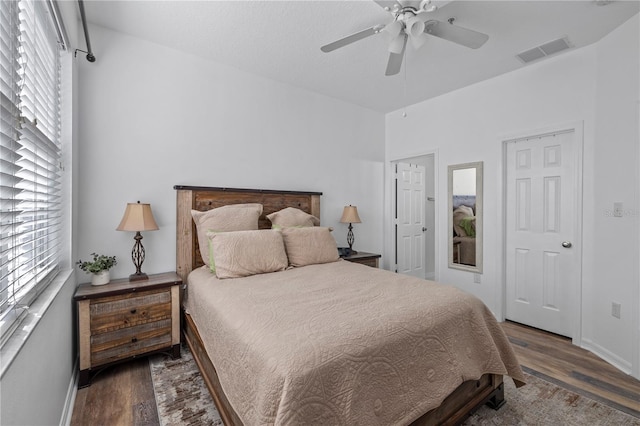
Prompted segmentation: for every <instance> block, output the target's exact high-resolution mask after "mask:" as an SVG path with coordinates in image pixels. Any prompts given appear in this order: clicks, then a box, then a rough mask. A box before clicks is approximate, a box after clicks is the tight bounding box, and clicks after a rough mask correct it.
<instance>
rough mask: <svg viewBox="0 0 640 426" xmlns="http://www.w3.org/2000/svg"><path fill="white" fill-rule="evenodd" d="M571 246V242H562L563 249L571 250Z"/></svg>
mask: <svg viewBox="0 0 640 426" xmlns="http://www.w3.org/2000/svg"><path fill="white" fill-rule="evenodd" d="M571 245H572V244H571V241H563V242H562V247H564V248H569V247H571Z"/></svg>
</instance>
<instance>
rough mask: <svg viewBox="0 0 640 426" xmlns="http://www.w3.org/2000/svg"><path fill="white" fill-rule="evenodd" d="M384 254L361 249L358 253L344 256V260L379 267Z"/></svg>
mask: <svg viewBox="0 0 640 426" xmlns="http://www.w3.org/2000/svg"><path fill="white" fill-rule="evenodd" d="M381 257H382V256H381V255H379V254H375V253H367V252H364V251H359V252H358V253H357V254H352V255H351V256H346V257H343V259H344V260H348V261H349V262H353V263H361V264H363V265H367V266H371V267H374V268H379V267H380V266H379V264H378V262H379V259H380V258H381Z"/></svg>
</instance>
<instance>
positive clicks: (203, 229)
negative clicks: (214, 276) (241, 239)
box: [191, 204, 262, 266]
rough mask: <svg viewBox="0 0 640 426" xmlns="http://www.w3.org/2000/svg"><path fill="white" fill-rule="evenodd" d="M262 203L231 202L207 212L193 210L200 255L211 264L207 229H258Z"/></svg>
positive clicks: (192, 214) (206, 263)
mask: <svg viewBox="0 0 640 426" xmlns="http://www.w3.org/2000/svg"><path fill="white" fill-rule="evenodd" d="M261 214H262V204H229V205H228V206H222V207H218V208H216V209H211V210H208V211H206V212H201V211H198V210H191V216H192V217H193V221H194V222H195V224H196V230H197V231H198V244H199V246H200V255H201V256H202V261H203V262H204V264H205V265H207V266H209V241H208V240H207V231H219V232H220V231H248V230H254V229H258V219H259V218H260V215H261Z"/></svg>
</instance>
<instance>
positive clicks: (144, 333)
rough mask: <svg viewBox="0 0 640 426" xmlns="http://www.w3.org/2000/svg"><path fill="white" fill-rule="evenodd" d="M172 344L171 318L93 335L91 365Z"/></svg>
mask: <svg viewBox="0 0 640 426" xmlns="http://www.w3.org/2000/svg"><path fill="white" fill-rule="evenodd" d="M169 346H171V318H169V319H165V320H161V321H155V322H149V323H146V324H141V325H137V326H134V327H127V328H121V329H119V330H115V331H110V332H106V333H101V334H97V335H95V336H91V365H92V366H95V365H101V364H106V363H109V362H114V361H118V360H120V359H124V358H129V357H131V356H134V355H139V354H142V353H145V352H150V351H154V350H157V349H162V348H166V347H169Z"/></svg>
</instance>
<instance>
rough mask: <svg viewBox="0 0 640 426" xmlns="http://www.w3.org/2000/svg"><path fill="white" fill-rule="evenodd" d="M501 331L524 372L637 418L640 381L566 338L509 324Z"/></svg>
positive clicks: (512, 323) (639, 411)
mask: <svg viewBox="0 0 640 426" xmlns="http://www.w3.org/2000/svg"><path fill="white" fill-rule="evenodd" d="M502 329H503V330H504V331H505V333H506V334H507V336H508V337H509V341H510V342H511V345H512V346H513V349H514V350H515V352H516V355H517V356H518V360H519V361H520V364H522V366H523V367H528V368H525V370H528V369H532V370H534V371H535V372H538V373H541V374H534V375H538V376H540V377H542V378H544V379H547V380H550V381H552V382H555V381H560V382H563V384H562V386H564V387H565V388H568V389H570V390H573V391H576V392H578V393H582V394H586V396H589V397H591V398H592V399H596V400H599V401H609V402H610V404H609V405H613V406H615V407H616V408H618V409H620V410H622V411H625V412H628V413H630V414H634V415H636V416H640V381H638V380H636V379H634V378H633V377H631V376H629V375H627V374H625V373H623V372H622V371H620V370H618V369H617V368H615V367H613V366H612V365H610V364H608V363H606V362H605V361H603V360H601V359H600V358H598V357H597V356H596V355H594V354H592V353H591V352H589V351H586V350H584V349H582V348H579V347H578V346H574V345H573V344H571V340H570V339H568V338H566V337H562V336H558V335H556V334H553V333H548V332H546V331H542V330H538V329H535V328H531V327H527V326H524V325H521V324H517V323H514V322H509V321H508V322H504V323H502ZM527 372H529V373H530V374H531V372H530V371H527ZM545 376H546V377H545ZM579 391H581V392H579ZM627 409H628V410H627ZM629 410H630V411H629Z"/></svg>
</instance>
